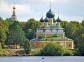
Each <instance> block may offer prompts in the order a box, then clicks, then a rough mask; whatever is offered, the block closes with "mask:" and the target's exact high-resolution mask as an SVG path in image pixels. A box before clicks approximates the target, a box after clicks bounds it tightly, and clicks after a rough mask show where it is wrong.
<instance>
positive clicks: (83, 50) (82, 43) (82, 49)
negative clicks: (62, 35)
mask: <svg viewBox="0 0 84 62" xmlns="http://www.w3.org/2000/svg"><path fill="white" fill-rule="evenodd" d="M77 48H78V54H79V55H82V56H84V33H83V34H81V36H80V37H79V41H78V45H77Z"/></svg>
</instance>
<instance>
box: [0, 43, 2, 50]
mask: <svg viewBox="0 0 84 62" xmlns="http://www.w3.org/2000/svg"><path fill="white" fill-rule="evenodd" d="M0 50H2V45H1V42H0Z"/></svg>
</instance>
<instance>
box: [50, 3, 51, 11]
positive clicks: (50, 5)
mask: <svg viewBox="0 0 84 62" xmlns="http://www.w3.org/2000/svg"><path fill="white" fill-rule="evenodd" d="M50 10H51V2H50Z"/></svg>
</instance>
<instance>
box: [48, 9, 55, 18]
mask: <svg viewBox="0 0 84 62" xmlns="http://www.w3.org/2000/svg"><path fill="white" fill-rule="evenodd" d="M54 16H55V14H54V13H53V12H52V11H51V9H50V10H49V11H48V12H47V13H46V17H48V18H53V17H54Z"/></svg>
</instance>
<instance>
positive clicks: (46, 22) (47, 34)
mask: <svg viewBox="0 0 84 62" xmlns="http://www.w3.org/2000/svg"><path fill="white" fill-rule="evenodd" d="M40 22H41V25H40V26H39V27H38V28H37V30H36V38H35V39H32V40H31V42H30V43H31V46H32V47H36V48H42V47H44V46H46V45H47V44H48V43H49V42H54V43H59V44H60V45H61V46H62V47H63V48H68V49H73V48H74V41H73V40H72V39H69V38H67V37H66V36H65V32H64V28H62V27H61V26H60V23H61V20H60V18H59V16H58V18H57V19H55V14H54V13H53V12H52V10H51V8H50V9H49V11H48V12H47V13H46V18H45V19H43V17H41V19H40Z"/></svg>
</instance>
